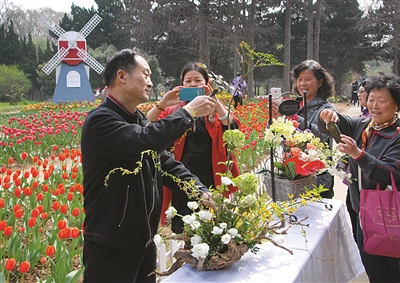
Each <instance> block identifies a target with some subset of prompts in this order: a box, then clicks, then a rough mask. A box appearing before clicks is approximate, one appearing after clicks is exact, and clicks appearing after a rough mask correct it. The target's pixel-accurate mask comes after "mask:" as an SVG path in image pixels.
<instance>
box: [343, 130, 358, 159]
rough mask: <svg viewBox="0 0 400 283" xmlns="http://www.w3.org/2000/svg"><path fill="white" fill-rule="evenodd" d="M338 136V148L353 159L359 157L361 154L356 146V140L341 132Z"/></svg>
mask: <svg viewBox="0 0 400 283" xmlns="http://www.w3.org/2000/svg"><path fill="white" fill-rule="evenodd" d="M340 138H341V142H340V143H339V144H338V147H337V148H338V150H339V151H340V152H342V153H345V154H348V155H350V156H351V157H352V158H353V159H357V158H359V157H360V155H361V154H362V150H361V149H359V148H358V146H357V144H356V141H355V140H353V139H352V138H351V137H349V136H346V135H344V134H341V135H340Z"/></svg>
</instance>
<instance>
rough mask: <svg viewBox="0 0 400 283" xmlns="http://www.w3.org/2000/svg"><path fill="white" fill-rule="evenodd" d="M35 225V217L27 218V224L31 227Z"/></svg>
mask: <svg viewBox="0 0 400 283" xmlns="http://www.w3.org/2000/svg"><path fill="white" fill-rule="evenodd" d="M35 225H36V218H35V217H31V218H29V220H28V226H29V227H31V228H32V227H33V226H35Z"/></svg>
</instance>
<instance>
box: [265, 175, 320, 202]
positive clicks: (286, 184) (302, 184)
mask: <svg viewBox="0 0 400 283" xmlns="http://www.w3.org/2000/svg"><path fill="white" fill-rule="evenodd" d="M264 184H265V187H266V189H267V192H268V194H269V195H270V197H271V198H272V183H271V176H270V175H269V174H268V175H264ZM316 184H317V177H316V176H315V175H309V176H306V177H302V178H297V179H294V180H289V179H284V178H279V177H277V176H275V196H276V200H279V201H285V200H289V197H288V195H289V194H293V195H294V199H296V198H298V197H300V194H301V193H304V192H305V191H306V188H307V189H312V188H313V187H314V185H316Z"/></svg>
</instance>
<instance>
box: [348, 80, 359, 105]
mask: <svg viewBox="0 0 400 283" xmlns="http://www.w3.org/2000/svg"><path fill="white" fill-rule="evenodd" d="M357 91H358V82H357V81H356V80H355V81H354V82H353V83H352V84H351V101H350V102H352V103H353V105H354V106H356V103H357V104H358V106H360V102H359V101H358V96H357Z"/></svg>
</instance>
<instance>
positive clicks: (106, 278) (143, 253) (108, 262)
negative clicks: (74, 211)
mask: <svg viewBox="0 0 400 283" xmlns="http://www.w3.org/2000/svg"><path fill="white" fill-rule="evenodd" d="M83 263H84V265H85V270H84V279H83V282H84V283H100V282H102V283H106V282H107V283H116V282H118V283H125V282H126V283H155V282H156V276H155V275H154V274H153V275H151V276H150V277H149V276H148V274H150V273H151V272H152V271H153V270H155V268H156V249H155V246H154V245H152V246H150V247H147V248H145V249H126V248H115V247H109V246H104V245H101V244H98V243H95V242H92V241H85V242H84V245H83Z"/></svg>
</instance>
